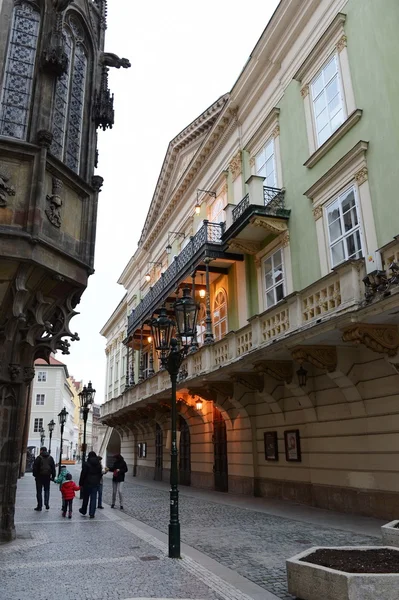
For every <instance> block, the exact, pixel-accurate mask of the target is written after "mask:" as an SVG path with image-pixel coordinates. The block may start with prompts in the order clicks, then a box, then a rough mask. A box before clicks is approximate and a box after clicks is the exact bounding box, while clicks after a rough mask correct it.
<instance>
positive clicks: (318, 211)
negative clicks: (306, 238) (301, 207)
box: [313, 206, 323, 221]
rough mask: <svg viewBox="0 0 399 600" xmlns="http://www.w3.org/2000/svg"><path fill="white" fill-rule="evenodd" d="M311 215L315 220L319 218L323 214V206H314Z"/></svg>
mask: <svg viewBox="0 0 399 600" xmlns="http://www.w3.org/2000/svg"><path fill="white" fill-rule="evenodd" d="M313 216H314V220H315V221H317V220H318V219H321V217H322V216H323V207H322V206H316V208H314V209H313Z"/></svg>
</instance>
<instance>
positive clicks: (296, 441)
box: [284, 429, 301, 462]
mask: <svg viewBox="0 0 399 600" xmlns="http://www.w3.org/2000/svg"><path fill="white" fill-rule="evenodd" d="M284 443H285V460H287V461H290V462H301V440H300V437H299V429H292V430H290V431H284Z"/></svg>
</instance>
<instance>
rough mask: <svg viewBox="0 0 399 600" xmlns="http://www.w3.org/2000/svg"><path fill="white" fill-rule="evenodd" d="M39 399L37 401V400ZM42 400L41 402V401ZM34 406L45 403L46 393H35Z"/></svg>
mask: <svg viewBox="0 0 399 600" xmlns="http://www.w3.org/2000/svg"><path fill="white" fill-rule="evenodd" d="M38 400H39V402H38ZM42 400H43V402H42ZM35 402H36V404H35V406H44V405H45V403H46V394H36V400H35Z"/></svg>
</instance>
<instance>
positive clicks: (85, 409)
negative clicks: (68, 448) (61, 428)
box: [78, 381, 96, 464]
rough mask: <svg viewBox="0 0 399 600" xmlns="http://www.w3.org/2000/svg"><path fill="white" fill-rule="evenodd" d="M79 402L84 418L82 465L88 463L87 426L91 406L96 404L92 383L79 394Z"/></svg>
mask: <svg viewBox="0 0 399 600" xmlns="http://www.w3.org/2000/svg"><path fill="white" fill-rule="evenodd" d="M78 395H79V401H80V413H81V415H82V417H83V444H82V464H83V463H84V462H86V425H87V417H88V415H89V412H90V406H91V405H92V404H93V402H94V396H95V395H96V390H95V389H93V386H92V385H91V381H89V383H88V384H87V387H86V386H85V385H84V386H83V389H82V391H81V392H79V394H78Z"/></svg>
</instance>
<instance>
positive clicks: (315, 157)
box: [303, 108, 363, 169]
mask: <svg viewBox="0 0 399 600" xmlns="http://www.w3.org/2000/svg"><path fill="white" fill-rule="evenodd" d="M362 114H363V111H362V110H361V109H360V108H357V109H356V110H354V111H353V112H352V113H351V114H350V115H349V117H348V118H347V119H346V121H344V122H343V123H342V125H340V127H338V129H337V130H336V131H334V133H333V134H332V135H330V137H329V138H328V140H326V141H325V142H324V144H322V145H321V146H320V148H318V149H317V150H316V152H314V153H313V154H312V155H311V156H310V157H309V158H308V160H307V161H306V162H305V163H304V164H303V166H304V167H307V168H308V169H311V168H312V167H314V166H315V164H317V163H318V162H319V160H320V159H321V158H323V156H325V155H326V154H327V152H329V151H330V150H331V148H332V147H333V146H335V144H336V143H337V142H338V141H339V140H340V139H341V138H342V137H343V136H344V135H345V134H346V133H347V132H348V131H349V130H350V129H352V127H353V126H354V125H356V123H357V122H358V121H360V119H361V116H362Z"/></svg>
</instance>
